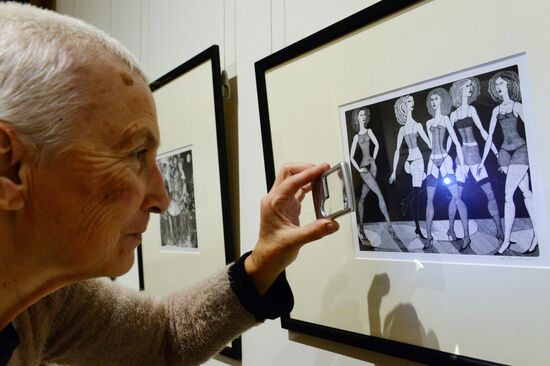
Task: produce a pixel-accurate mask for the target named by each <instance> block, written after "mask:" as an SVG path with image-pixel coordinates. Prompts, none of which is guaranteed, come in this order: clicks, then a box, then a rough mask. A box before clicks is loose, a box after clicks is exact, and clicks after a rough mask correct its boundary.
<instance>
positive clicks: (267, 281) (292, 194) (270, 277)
mask: <svg viewBox="0 0 550 366" xmlns="http://www.w3.org/2000/svg"><path fill="white" fill-rule="evenodd" d="M328 169H329V165H328V164H322V165H317V166H315V165H312V164H289V165H285V166H283V167H282V168H281V170H280V171H279V174H278V175H277V177H276V178H275V183H273V187H272V188H271V191H269V193H268V194H267V195H266V196H265V197H264V198H263V199H262V203H261V212H260V234H259V238H258V243H257V244H256V247H255V248H254V250H253V251H252V254H251V255H250V256H248V257H247V258H246V260H245V263H244V265H245V269H246V272H247V273H248V275H249V276H250V277H251V278H252V281H253V282H254V284H255V286H256V289H257V290H258V292H259V293H260V294H264V293H265V292H266V291H267V290H268V289H269V287H270V286H271V285H272V284H273V282H274V281H275V279H277V277H278V276H279V274H280V273H281V272H282V271H283V270H284V269H285V268H286V267H287V266H288V265H289V264H290V263H292V262H293V261H294V260H295V259H296V257H297V256H298V252H299V250H300V248H301V247H302V246H303V245H304V244H306V243H309V242H311V241H314V240H317V239H320V238H322V237H324V236H325V235H328V234H332V233H334V232H335V231H337V230H338V228H339V225H338V223H337V222H336V221H334V220H326V219H321V220H316V221H314V222H312V223H310V224H307V225H304V226H300V212H301V203H302V200H303V199H304V197H305V195H306V193H307V192H309V191H310V190H311V182H313V181H314V180H315V179H317V178H318V177H320V176H321V174H323V173H324V172H325V171H326V170H328Z"/></svg>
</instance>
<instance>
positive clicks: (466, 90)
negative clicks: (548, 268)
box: [447, 77, 504, 243]
mask: <svg viewBox="0 0 550 366" xmlns="http://www.w3.org/2000/svg"><path fill="white" fill-rule="evenodd" d="M450 92H451V97H452V101H453V105H454V106H455V107H456V109H455V110H454V111H453V112H452V113H451V117H450V119H451V124H452V125H453V127H455V128H456V129H457V130H458V133H459V134H460V137H461V138H462V153H463V154H464V164H465V167H466V168H465V169H464V168H462V169H461V166H460V161H459V160H458V158H457V159H456V161H455V162H456V167H457V169H456V181H457V184H458V195H459V196H461V195H462V190H463V189H464V183H465V182H466V178H468V174H469V173H471V174H472V177H473V178H474V179H475V181H476V183H477V184H479V186H480V188H481V190H482V191H483V192H484V193H485V196H486V197H487V209H488V210H489V214H490V215H491V217H492V218H493V221H494V223H495V227H496V237H497V239H498V240H499V242H500V243H502V242H503V241H504V231H503V230H502V224H501V222H500V214H499V212H498V206H497V201H496V199H495V194H494V193H493V188H492V187H491V183H490V181H489V176H488V174H487V170H486V169H485V167H484V166H483V165H481V166H480V165H479V163H480V162H481V154H480V152H479V147H478V145H477V141H476V139H475V137H474V127H476V128H477V129H478V131H479V132H480V133H481V136H482V137H483V138H484V139H487V136H488V134H487V131H485V129H484V128H483V125H482V124H481V121H480V119H479V116H478V115H477V110H476V109H475V107H474V106H472V105H471V104H472V103H473V102H475V101H476V99H477V97H479V93H480V86H479V79H478V78H476V77H471V78H468V79H462V80H458V81H455V82H454V83H453V85H452V86H451V89H450ZM491 150H492V151H493V153H494V154H495V155H497V154H498V152H497V149H496V147H495V145H494V144H491ZM478 167H479V168H480V169H479V174H478ZM456 210H457V207H456V203H455V201H454V200H451V202H450V203H449V231H448V232H447V235H449V237H451V238H452V240H457V237H456V234H455V231H454V221H455V216H456Z"/></svg>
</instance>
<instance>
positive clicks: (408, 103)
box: [405, 97, 414, 111]
mask: <svg viewBox="0 0 550 366" xmlns="http://www.w3.org/2000/svg"><path fill="white" fill-rule="evenodd" d="M405 105H406V106H407V110H409V111H412V110H413V109H414V99H413V97H408V98H407V100H406V101H405Z"/></svg>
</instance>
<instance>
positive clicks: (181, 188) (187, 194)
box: [157, 146, 199, 251]
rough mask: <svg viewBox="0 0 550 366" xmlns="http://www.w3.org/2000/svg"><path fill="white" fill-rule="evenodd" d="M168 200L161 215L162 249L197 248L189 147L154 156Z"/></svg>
mask: <svg viewBox="0 0 550 366" xmlns="http://www.w3.org/2000/svg"><path fill="white" fill-rule="evenodd" d="M157 163H158V165H159V168H160V172H161V175H162V177H163V180H164V186H165V188H166V191H167V192H168V197H169V198H170V203H169V205H168V209H167V210H166V212H164V213H162V214H161V217H160V235H161V250H181V251H198V248H199V245H198V240H197V221H196V215H195V188H194V181H193V151H192V147H191V146H186V147H184V148H181V149H178V150H175V151H172V152H169V153H166V154H163V155H161V156H159V157H158V158H157Z"/></svg>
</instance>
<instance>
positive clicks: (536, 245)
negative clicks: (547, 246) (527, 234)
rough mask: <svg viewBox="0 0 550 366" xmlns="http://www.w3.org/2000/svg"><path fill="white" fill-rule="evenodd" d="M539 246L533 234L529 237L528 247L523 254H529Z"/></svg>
mask: <svg viewBox="0 0 550 366" xmlns="http://www.w3.org/2000/svg"><path fill="white" fill-rule="evenodd" d="M538 247H539V241H538V240H537V237H536V236H535V234H533V237H532V238H531V245H530V246H529V249H527V250H526V251H525V252H523V254H531V253H534V252H536V251H537V248H538Z"/></svg>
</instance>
